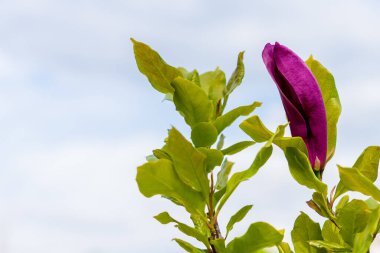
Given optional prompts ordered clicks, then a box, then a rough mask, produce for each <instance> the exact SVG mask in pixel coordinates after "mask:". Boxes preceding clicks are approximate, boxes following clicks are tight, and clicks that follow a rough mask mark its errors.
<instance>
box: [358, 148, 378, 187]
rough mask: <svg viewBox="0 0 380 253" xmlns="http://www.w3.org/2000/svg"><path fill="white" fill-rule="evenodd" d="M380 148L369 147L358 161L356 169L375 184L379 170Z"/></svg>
mask: <svg viewBox="0 0 380 253" xmlns="http://www.w3.org/2000/svg"><path fill="white" fill-rule="evenodd" d="M379 159H380V147H379V146H369V147H367V148H366V149H365V150H364V151H363V153H361V155H360V156H359V158H358V159H357V160H356V162H355V164H354V167H355V168H357V169H358V171H360V172H361V173H362V174H363V175H364V176H365V177H366V178H368V179H369V180H371V182H375V181H376V179H377V175H378V170H379Z"/></svg>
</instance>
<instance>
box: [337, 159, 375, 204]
mask: <svg viewBox="0 0 380 253" xmlns="http://www.w3.org/2000/svg"><path fill="white" fill-rule="evenodd" d="M338 169H339V177H340V180H341V182H342V184H343V186H344V187H345V188H347V189H348V190H351V191H357V192H360V193H363V194H364V195H367V196H371V197H373V198H374V199H376V200H377V201H380V190H379V188H377V187H376V186H375V185H374V184H373V183H372V182H371V180H369V179H368V178H367V177H365V176H364V175H363V174H362V173H360V172H359V171H358V170H357V169H356V168H355V167H354V168H343V167H340V166H339V165H338Z"/></svg>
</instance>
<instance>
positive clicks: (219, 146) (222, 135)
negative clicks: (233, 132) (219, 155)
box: [216, 134, 226, 150]
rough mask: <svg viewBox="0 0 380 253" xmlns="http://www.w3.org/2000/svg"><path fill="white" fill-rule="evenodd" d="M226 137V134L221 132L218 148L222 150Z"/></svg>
mask: <svg viewBox="0 0 380 253" xmlns="http://www.w3.org/2000/svg"><path fill="white" fill-rule="evenodd" d="M225 138H226V136H224V134H221V135H220V136H219V140H218V143H217V144H216V148H217V149H218V150H221V149H222V148H223V146H224V139H225Z"/></svg>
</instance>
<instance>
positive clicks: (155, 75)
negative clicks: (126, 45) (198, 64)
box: [131, 38, 182, 93]
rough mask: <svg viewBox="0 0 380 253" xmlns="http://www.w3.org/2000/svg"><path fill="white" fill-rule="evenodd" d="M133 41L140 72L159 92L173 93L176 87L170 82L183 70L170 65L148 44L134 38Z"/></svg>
mask: <svg viewBox="0 0 380 253" xmlns="http://www.w3.org/2000/svg"><path fill="white" fill-rule="evenodd" d="M131 41H132V42H133V50H134V53H135V58H136V63H137V67H138V68H139V70H140V72H141V73H142V74H144V75H145V76H146V77H147V78H148V80H149V82H150V83H151V84H152V86H153V87H154V88H155V89H156V90H158V91H159V92H162V93H173V92H174V89H173V87H171V85H170V83H171V82H172V81H173V80H174V79H175V78H176V77H178V76H182V74H181V72H180V71H179V70H178V69H176V68H174V67H172V66H170V65H168V64H167V63H166V62H165V61H164V60H163V59H162V58H161V56H160V55H159V54H158V53H157V52H156V51H154V50H153V49H151V48H150V47H149V46H148V45H146V44H144V43H141V42H138V41H136V40H134V39H132V38H131Z"/></svg>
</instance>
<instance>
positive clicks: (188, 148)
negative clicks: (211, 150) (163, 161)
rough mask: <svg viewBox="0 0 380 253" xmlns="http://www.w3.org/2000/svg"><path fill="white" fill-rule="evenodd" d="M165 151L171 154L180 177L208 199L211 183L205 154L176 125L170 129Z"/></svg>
mask: <svg viewBox="0 0 380 253" xmlns="http://www.w3.org/2000/svg"><path fill="white" fill-rule="evenodd" d="M165 151H166V152H167V153H168V154H169V155H170V157H171V159H172V161H173V165H174V168H175V171H176V172H177V174H178V177H179V178H180V179H181V181H182V182H184V183H185V184H186V185H188V186H190V187H191V188H192V189H194V190H196V191H199V192H202V194H203V196H204V198H205V200H206V201H208V193H209V184H208V179H207V174H206V164H205V156H204V155H203V154H202V153H200V152H199V151H198V150H196V149H195V148H194V147H193V145H192V144H191V143H190V142H189V141H187V140H186V138H185V137H183V135H182V134H181V133H180V132H179V131H178V130H177V129H175V128H174V127H173V128H172V129H171V130H170V131H169V137H168V139H167V144H166V149H165Z"/></svg>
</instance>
